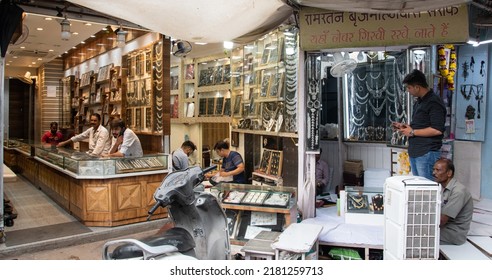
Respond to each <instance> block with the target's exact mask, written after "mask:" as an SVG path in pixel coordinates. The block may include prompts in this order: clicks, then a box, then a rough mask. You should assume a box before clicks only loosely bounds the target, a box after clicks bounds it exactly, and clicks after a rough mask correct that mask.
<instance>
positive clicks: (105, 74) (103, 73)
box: [97, 63, 113, 82]
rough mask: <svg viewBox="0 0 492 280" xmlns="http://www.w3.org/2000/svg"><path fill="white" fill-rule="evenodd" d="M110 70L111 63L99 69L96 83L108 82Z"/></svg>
mask: <svg viewBox="0 0 492 280" xmlns="http://www.w3.org/2000/svg"><path fill="white" fill-rule="evenodd" d="M111 68H113V63H111V64H108V65H104V66H102V67H99V71H98V72H97V82H103V81H106V80H109V79H110V77H111Z"/></svg>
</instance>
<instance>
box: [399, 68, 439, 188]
mask: <svg viewBox="0 0 492 280" xmlns="http://www.w3.org/2000/svg"><path fill="white" fill-rule="evenodd" d="M403 83H404V84H405V85H406V87H407V91H408V93H409V94H410V95H412V96H414V97H417V100H416V101H415V103H414V105H413V112H412V121H411V122H410V124H409V125H408V124H402V123H393V127H394V129H396V130H398V131H400V132H401V133H403V135H405V136H407V137H408V155H409V156H410V166H411V168H412V174H413V175H416V176H422V177H425V178H427V179H429V180H432V179H433V176H432V169H433V167H434V163H435V162H436V161H437V160H438V159H439V158H440V156H441V152H440V149H441V146H442V138H443V133H444V130H445V121H446V107H445V105H444V103H443V102H442V100H441V98H440V97H439V96H438V95H437V94H435V93H434V91H433V90H432V89H429V85H428V84H427V79H426V77H425V75H424V73H422V72H421V71H419V70H413V71H412V72H411V73H410V74H408V75H407V76H406V77H405V78H404V79H403Z"/></svg>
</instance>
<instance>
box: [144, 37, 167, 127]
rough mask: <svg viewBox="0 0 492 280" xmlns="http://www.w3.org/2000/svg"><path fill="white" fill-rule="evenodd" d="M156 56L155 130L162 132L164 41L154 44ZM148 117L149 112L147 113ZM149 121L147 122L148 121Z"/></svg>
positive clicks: (154, 65) (153, 67) (154, 72)
mask: <svg viewBox="0 0 492 280" xmlns="http://www.w3.org/2000/svg"><path fill="white" fill-rule="evenodd" d="M153 50H154V57H155V60H154V62H153V66H152V70H153V73H152V75H153V80H154V104H155V110H154V111H155V122H154V130H155V131H156V132H158V133H161V132H162V111H163V110H162V105H163V103H162V101H163V100H162V75H163V65H162V43H161V42H158V43H156V44H154V48H153ZM145 116H146V117H147V114H145ZM146 123H147V122H146Z"/></svg>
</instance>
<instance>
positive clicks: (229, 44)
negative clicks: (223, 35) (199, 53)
mask: <svg viewBox="0 0 492 280" xmlns="http://www.w3.org/2000/svg"><path fill="white" fill-rule="evenodd" d="M233 47H234V43H233V42H229V41H224V49H227V50H232V48H233Z"/></svg>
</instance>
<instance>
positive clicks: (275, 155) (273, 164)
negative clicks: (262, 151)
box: [267, 151, 283, 176]
mask: <svg viewBox="0 0 492 280" xmlns="http://www.w3.org/2000/svg"><path fill="white" fill-rule="evenodd" d="M282 162H283V152H282V151H272V156H271V158H270V167H269V168H268V172H267V174H269V175H273V176H281V175H282Z"/></svg>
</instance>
